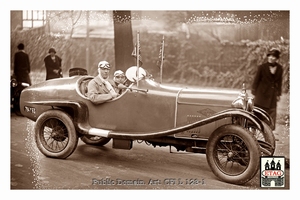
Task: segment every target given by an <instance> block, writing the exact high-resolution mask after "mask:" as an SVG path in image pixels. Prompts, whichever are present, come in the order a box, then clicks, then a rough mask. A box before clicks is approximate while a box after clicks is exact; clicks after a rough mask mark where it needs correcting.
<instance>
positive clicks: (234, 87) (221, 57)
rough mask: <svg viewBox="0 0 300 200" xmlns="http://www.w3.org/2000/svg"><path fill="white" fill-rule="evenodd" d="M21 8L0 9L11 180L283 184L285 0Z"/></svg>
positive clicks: (57, 184)
mask: <svg viewBox="0 0 300 200" xmlns="http://www.w3.org/2000/svg"><path fill="white" fill-rule="evenodd" d="M193 2H194V1H193ZM148 3H149V2H148ZM29 7H30V6H25V7H24V8H22V9H20V6H18V7H15V8H14V6H10V9H8V10H6V13H7V15H9V17H8V18H7V19H6V21H7V22H6V23H8V24H9V28H10V31H9V35H8V36H9V39H8V38H6V39H5V40H7V41H6V43H7V45H9V46H10V51H9V52H8V55H7V60H8V61H7V62H8V64H9V65H10V68H9V69H10V70H9V73H10V74H9V75H10V93H9V94H10V95H9V96H10V111H9V113H8V115H9V116H10V117H9V122H8V123H9V124H10V126H9V127H8V132H9V133H6V134H8V135H10V137H9V140H10V144H9V147H8V148H9V149H8V154H9V158H8V159H7V160H9V162H10V164H9V172H10V173H9V177H8V178H9V183H5V184H6V187H7V188H8V190H10V192H13V191H24V190H30V191H32V190H39V191H40V190H56V191H57V190H59V191H63V190H72V191H75V190H80V191H82V190H89V191H91V190H93V191H99V190H101V192H102V191H106V192H107V191H108V192H109V191H111V190H114V191H116V190H117V191H119V190H121V191H124V190H125V191H127V192H130V191H131V192H133V191H135V190H137V191H141V190H143V191H144V190H145V191H147V192H151V191H169V192H170V191H183V190H184V191H187V190H188V191H192V192H193V193H191V194H195V193H194V192H195V191H197V193H196V194H197V195H199V194H201V193H199V192H202V191H203V192H208V193H207V194H210V193H211V192H213V191H214V190H222V191H224V190H225V191H229V192H230V191H231V192H233V190H234V191H236V190H237V191H244V190H246V191H254V190H255V191H258V190H259V191H262V192H268V193H270V192H271V191H276V192H279V191H282V192H288V191H290V190H291V189H292V188H293V186H292V182H291V181H290V180H291V179H293V177H292V175H293V173H292V172H291V171H292V170H290V169H291V167H290V157H291V151H292V149H291V132H292V131H291V123H290V118H291V117H290V116H291V111H292V110H291V108H290V102H291V91H290V90H291V76H290V75H291V74H292V73H291V68H290V64H291V56H290V55H291V49H290V44H291V42H290V41H291V26H292V24H291V21H293V20H292V17H291V12H292V11H291V10H290V7H289V6H287V7H286V8H285V7H283V8H282V9H280V8H277V7H276V8H274V9H272V7H271V9H265V8H266V6H261V7H258V6H257V8H256V9H255V6H251V7H250V9H243V8H240V9H233V8H232V9H230V6H228V5H226V6H224V8H222V7H220V5H218V6H215V8H214V6H213V5H211V6H210V7H209V9H207V8H204V7H205V6H203V7H201V6H195V7H193V6H191V5H190V6H189V7H188V8H189V9H188V8H187V9H178V7H176V9H171V8H170V9H168V6H166V5H164V6H162V7H161V8H159V9H158V8H157V9H149V8H150V7H148V8H144V9H143V8H139V7H138V9H136V8H135V7H134V6H132V7H131V6H130V5H126V6H124V8H122V7H121V8H119V7H120V6H114V5H110V6H99V7H98V6H94V7H89V8H90V9H86V8H85V7H83V8H81V7H80V6H79V8H76V9H75V8H73V6H70V7H68V6H66V5H64V6H62V8H60V7H58V8H56V7H53V6H50V7H49V8H47V7H46V6H42V9H39V8H38V9H34V8H35V7H36V6H33V7H32V8H29ZM232 7H234V8H235V6H232ZM183 8H184V7H183ZM6 32H7V31H6ZM7 45H6V46H7ZM7 47H8V46H7ZM8 58H9V59H8ZM5 76H8V74H6V75H5ZM6 78H8V77H6ZM6 82H8V80H7V81H6ZM5 84H7V83H5ZM294 92H295V91H294ZM7 99H8V98H7ZM293 111H294V110H293ZM294 134H297V133H294ZM75 194H76V193H75ZM84 194H86V193H84ZM93 194H94V193H93ZM95 194H97V193H95ZM105 194H109V193H105ZM130 194H131V193H130ZM139 194H140V193H139ZM150 194H151V193H150ZM184 194H185V195H184V196H186V193H184ZM226 194H227V193H226ZM120 197H122V196H120ZM200 198H201V197H200Z"/></svg>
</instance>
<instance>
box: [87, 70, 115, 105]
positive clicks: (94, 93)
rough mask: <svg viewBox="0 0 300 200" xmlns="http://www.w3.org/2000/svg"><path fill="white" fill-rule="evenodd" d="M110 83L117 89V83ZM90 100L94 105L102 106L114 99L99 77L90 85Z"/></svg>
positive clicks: (110, 81)
mask: <svg viewBox="0 0 300 200" xmlns="http://www.w3.org/2000/svg"><path fill="white" fill-rule="evenodd" d="M109 83H110V84H111V85H112V86H113V88H114V87H115V83H114V81H112V80H109ZM87 94H88V98H89V99H90V101H92V102H93V103H94V104H101V103H104V102H106V101H108V100H111V99H113V97H112V95H111V94H110V92H109V91H108V89H107V88H106V86H105V83H103V82H102V80H101V79H100V77H99V76H96V77H95V78H94V79H92V80H91V81H90V82H89V83H88V93H87Z"/></svg>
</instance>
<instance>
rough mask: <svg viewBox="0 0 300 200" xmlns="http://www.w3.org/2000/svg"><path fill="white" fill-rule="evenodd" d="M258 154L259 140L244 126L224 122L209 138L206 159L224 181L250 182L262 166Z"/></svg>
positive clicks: (233, 182) (235, 182) (234, 182)
mask: <svg viewBox="0 0 300 200" xmlns="http://www.w3.org/2000/svg"><path fill="white" fill-rule="evenodd" d="M259 158H260V148H259V145H258V142H257V140H256V139H255V138H254V136H253V135H252V134H251V133H250V132H249V131H248V130H246V129H244V128H243V127H241V126H237V125H232V124H229V125H224V126H221V127H219V128H218V129H216V130H215V131H214V132H213V133H212V135H211V136H210V138H209V139H208V142H207V148H206V159H207V162H208V164H209V166H210V168H211V170H212V172H213V173H214V174H215V175H216V176H217V177H218V178H220V179H221V180H222V181H225V182H228V183H232V184H244V183H246V182H248V181H249V180H251V179H252V178H253V177H254V176H255V175H256V173H257V171H258V169H259Z"/></svg>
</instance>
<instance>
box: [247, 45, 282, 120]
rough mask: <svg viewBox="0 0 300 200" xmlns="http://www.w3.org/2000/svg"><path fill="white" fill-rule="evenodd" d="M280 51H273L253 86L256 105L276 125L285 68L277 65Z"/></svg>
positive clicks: (255, 78)
mask: <svg viewBox="0 0 300 200" xmlns="http://www.w3.org/2000/svg"><path fill="white" fill-rule="evenodd" d="M279 57H280V51H279V50H277V49H271V50H270V51H269V52H268V54H267V58H268V61H267V62H266V63H263V64H262V65H260V66H258V69H257V72H256V75H255V77H254V81H253V84H252V91H251V92H252V94H253V95H254V96H255V98H254V105H255V106H257V107H260V108H262V109H264V110H265V111H266V112H267V113H268V114H269V115H270V116H271V117H272V119H273V120H274V124H276V109H277V101H279V100H280V96H281V87H282V74H283V68H282V66H281V65H280V64H279V63H277V61H278V59H279Z"/></svg>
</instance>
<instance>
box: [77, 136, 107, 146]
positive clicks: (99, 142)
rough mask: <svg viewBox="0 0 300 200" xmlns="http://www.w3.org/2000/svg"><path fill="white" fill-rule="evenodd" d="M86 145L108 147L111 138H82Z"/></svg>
mask: <svg viewBox="0 0 300 200" xmlns="http://www.w3.org/2000/svg"><path fill="white" fill-rule="evenodd" d="M80 139H81V140H82V141H83V142H84V143H85V144H89V145H94V146H104V145H106V144H107V143H108V142H109V141H110V140H111V138H105V137H100V136H94V135H84V136H82V137H81V138H80Z"/></svg>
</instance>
